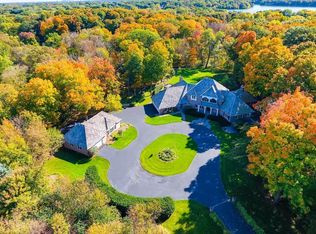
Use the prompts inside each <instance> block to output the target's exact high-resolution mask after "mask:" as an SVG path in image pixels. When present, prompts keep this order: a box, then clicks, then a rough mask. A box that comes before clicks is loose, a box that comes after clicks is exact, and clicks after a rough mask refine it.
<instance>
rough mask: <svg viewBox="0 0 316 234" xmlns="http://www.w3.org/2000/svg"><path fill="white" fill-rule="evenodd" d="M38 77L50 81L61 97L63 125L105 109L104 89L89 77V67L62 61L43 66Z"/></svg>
mask: <svg viewBox="0 0 316 234" xmlns="http://www.w3.org/2000/svg"><path fill="white" fill-rule="evenodd" d="M36 76H37V77H39V78H41V79H44V80H45V79H46V80H50V81H51V82H52V83H53V85H54V87H55V88H56V89H57V90H58V93H59V95H60V102H61V106H60V111H61V119H60V121H61V123H67V122H69V121H73V120H77V119H78V118H80V117H82V116H84V115H86V114H87V113H88V112H89V111H94V110H100V109H102V108H103V107H104V103H103V101H104V93H103V91H102V88H101V87H100V86H99V85H98V84H97V83H95V82H93V81H90V79H89V77H88V67H87V66H86V65H85V64H83V63H79V62H74V61H69V60H60V61H50V62H48V63H45V64H41V65H39V66H38V67H37V68H36Z"/></svg>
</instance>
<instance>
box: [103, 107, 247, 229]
mask: <svg viewBox="0 0 316 234" xmlns="http://www.w3.org/2000/svg"><path fill="white" fill-rule="evenodd" d="M151 111H152V110H150V106H147V107H145V108H144V107H134V108H128V109H125V110H123V111H122V112H120V113H116V116H118V117H120V118H122V119H123V121H124V122H128V123H131V124H133V125H134V126H135V127H136V128H137V130H138V138H137V139H136V140H135V141H134V142H132V143H131V144H130V145H129V146H128V147H127V148H125V149H123V150H116V149H113V148H111V147H103V148H102V149H101V150H100V155H101V156H103V157H105V158H107V159H108V160H109V161H110V163H111V166H110V169H109V172H108V178H109V180H110V183H111V184H112V186H113V187H114V188H116V189H117V190H119V191H121V192H124V193H127V194H131V195H135V196H140V197H163V196H170V197H172V198H174V199H176V200H184V199H190V200H195V201H198V202H200V203H202V204H204V205H205V206H207V207H209V208H210V209H211V210H213V211H214V212H215V213H216V214H217V215H218V217H219V218H220V219H221V220H222V222H223V223H224V225H225V226H226V227H227V229H228V230H230V231H231V232H232V233H253V232H252V230H251V228H250V227H249V226H248V224H246V222H245V221H244V220H243V218H242V217H241V216H240V215H239V213H238V211H237V210H236V209H235V207H234V205H233V204H232V203H231V202H230V200H229V197H228V196H227V194H226V192H225V190H224V186H223V184H222V181H221V172H220V159H219V153H220V149H219V146H220V145H219V142H218V140H217V138H216V136H215V135H214V134H213V133H212V131H211V130H210V127H209V126H207V124H203V123H202V122H203V120H200V121H193V122H192V123H188V122H181V123H175V124H168V125H161V126H152V125H148V124H146V123H144V118H145V115H146V113H147V112H151ZM167 133H182V134H186V135H188V136H190V137H192V138H193V139H194V140H195V141H196V142H197V144H198V154H197V156H196V157H195V159H194V160H193V162H192V164H191V166H190V168H189V169H188V170H187V171H186V172H184V173H182V174H179V175H175V176H168V177H161V176H156V175H152V174H150V173H148V172H146V171H145V170H143V169H142V167H141V165H140V161H139V157H140V154H141V151H142V150H143V148H145V147H146V146H147V145H148V144H149V143H151V142H152V141H154V140H155V139H156V138H157V137H159V136H161V135H164V134H167Z"/></svg>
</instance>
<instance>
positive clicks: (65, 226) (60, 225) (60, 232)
mask: <svg viewBox="0 0 316 234" xmlns="http://www.w3.org/2000/svg"><path fill="white" fill-rule="evenodd" d="M50 225H51V227H52V229H53V231H54V234H66V233H69V229H70V225H69V223H67V221H66V219H65V217H64V216H63V214H61V213H55V214H54V215H53V217H52V218H51V220H50Z"/></svg>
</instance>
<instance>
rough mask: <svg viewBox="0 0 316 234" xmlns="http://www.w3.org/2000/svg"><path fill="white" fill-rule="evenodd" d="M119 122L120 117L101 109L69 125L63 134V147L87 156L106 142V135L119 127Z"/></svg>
mask: <svg viewBox="0 0 316 234" xmlns="http://www.w3.org/2000/svg"><path fill="white" fill-rule="evenodd" d="M120 123H121V119H119V118H117V117H116V116H114V115H111V114H108V113H105V112H104V111H101V112H99V113H98V114H96V115H95V116H93V117H92V118H90V119H88V120H86V121H84V122H82V123H76V124H75V125H74V126H73V127H71V128H70V129H69V130H68V131H67V133H66V134H65V136H64V140H65V143H64V147H65V148H68V149H71V150H73V151H76V152H78V153H81V154H85V155H88V156H89V155H90V154H91V152H93V151H94V150H95V149H98V148H100V147H101V146H102V145H104V144H105V143H106V141H107V138H108V136H109V135H110V134H111V133H112V132H113V131H115V130H117V129H119V128H120Z"/></svg>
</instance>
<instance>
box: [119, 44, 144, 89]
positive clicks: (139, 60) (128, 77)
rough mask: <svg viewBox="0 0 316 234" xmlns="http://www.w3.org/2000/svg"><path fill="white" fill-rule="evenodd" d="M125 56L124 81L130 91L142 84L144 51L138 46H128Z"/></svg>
mask: <svg viewBox="0 0 316 234" xmlns="http://www.w3.org/2000/svg"><path fill="white" fill-rule="evenodd" d="M123 56H124V61H125V62H124V64H123V67H124V74H123V79H124V81H125V84H126V86H127V88H128V91H130V89H131V88H137V87H139V86H140V84H141V80H142V74H143V70H144V51H143V50H142V48H140V47H139V46H138V45H137V44H134V43H131V44H129V45H128V48H127V50H126V52H125V53H124V54H123Z"/></svg>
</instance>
